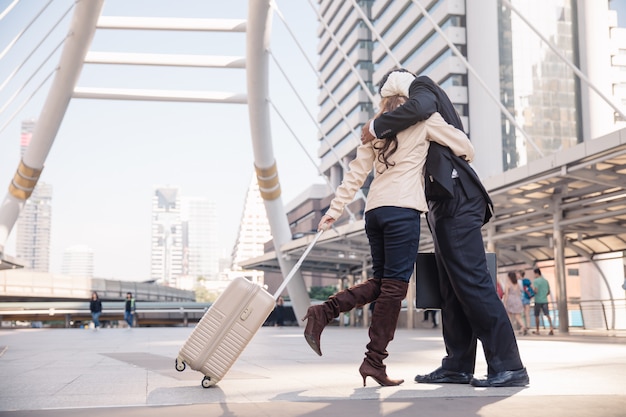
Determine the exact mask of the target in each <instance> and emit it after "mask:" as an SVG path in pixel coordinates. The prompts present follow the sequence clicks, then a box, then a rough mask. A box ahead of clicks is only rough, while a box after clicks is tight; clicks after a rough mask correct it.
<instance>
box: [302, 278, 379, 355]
mask: <svg viewBox="0 0 626 417" xmlns="http://www.w3.org/2000/svg"><path fill="white" fill-rule="evenodd" d="M380 285H381V280H380V279H379V278H372V279H368V280H367V281H365V282H364V283H361V284H358V285H355V286H353V287H350V288H346V289H345V290H343V291H339V292H338V293H337V294H335V295H332V296H330V297H329V298H328V300H327V301H325V302H324V303H322V304H319V305H315V306H311V307H309V308H308V310H307V312H306V315H305V316H304V318H303V319H302V321H304V320H306V321H307V322H306V327H305V328H304V338H305V339H306V341H307V343H308V344H309V346H311V349H313V351H315V353H317V354H318V355H320V356H322V349H321V346H320V338H321V336H322V330H324V327H326V326H327V325H328V323H330V322H331V321H333V319H334V318H335V317H337V316H339V313H342V312H345V311H350V310H352V309H353V308H355V307H361V306H364V305H365V304H368V303H371V302H372V301H374V300H376V298H378V294H380Z"/></svg>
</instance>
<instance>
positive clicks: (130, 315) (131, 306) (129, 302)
mask: <svg viewBox="0 0 626 417" xmlns="http://www.w3.org/2000/svg"><path fill="white" fill-rule="evenodd" d="M135 310H136V306H135V299H134V298H133V294H132V293H130V292H127V293H126V304H125V305H124V320H125V321H126V323H128V327H133V321H134V320H133V319H134V316H135Z"/></svg>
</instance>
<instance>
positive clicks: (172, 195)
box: [150, 186, 183, 287]
mask: <svg viewBox="0 0 626 417" xmlns="http://www.w3.org/2000/svg"><path fill="white" fill-rule="evenodd" d="M151 223H152V226H151V229H152V247H151V257H150V260H151V263H150V277H151V279H152V280H154V281H156V282H157V283H159V284H163V285H168V286H173V287H175V286H176V277H178V276H181V275H183V225H182V221H181V200H180V190H179V189H178V188H177V187H170V186H164V187H156V188H155V189H154V192H153V194H152V222H151Z"/></svg>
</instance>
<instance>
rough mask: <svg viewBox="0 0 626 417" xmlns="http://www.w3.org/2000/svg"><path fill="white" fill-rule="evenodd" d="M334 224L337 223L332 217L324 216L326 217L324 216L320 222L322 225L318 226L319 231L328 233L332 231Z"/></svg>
mask: <svg viewBox="0 0 626 417" xmlns="http://www.w3.org/2000/svg"><path fill="white" fill-rule="evenodd" d="M333 223H335V219H333V218H332V217H330V216H329V215H328V214H324V216H322V219H321V220H320V223H319V224H318V225H317V231H318V232H320V231H322V230H324V231H326V230H328V229H330V227H331V226H332V225H333Z"/></svg>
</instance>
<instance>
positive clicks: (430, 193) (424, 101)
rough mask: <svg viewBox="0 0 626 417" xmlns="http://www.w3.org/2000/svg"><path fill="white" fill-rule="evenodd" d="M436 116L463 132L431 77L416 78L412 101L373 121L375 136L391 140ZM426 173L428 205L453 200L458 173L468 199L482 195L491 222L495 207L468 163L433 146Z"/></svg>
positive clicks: (426, 165)
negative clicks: (395, 135)
mask: <svg viewBox="0 0 626 417" xmlns="http://www.w3.org/2000/svg"><path fill="white" fill-rule="evenodd" d="M435 112H439V114H441V116H442V117H443V119H444V120H445V121H446V122H448V123H449V124H451V125H453V126H454V127H456V128H457V129H459V130H462V131H463V124H462V123H461V118H460V117H459V115H458V113H457V112H456V110H455V108H454V105H453V104H452V102H451V101H450V98H449V97H448V95H447V94H446V92H445V91H443V89H442V88H441V87H439V86H438V85H437V84H436V83H435V82H434V81H433V80H431V79H430V78H429V77H427V76H420V77H417V78H416V79H415V81H413V82H412V83H411V86H410V87H409V100H408V101H407V102H406V103H405V104H403V105H402V106H400V107H398V108H397V109H395V110H393V111H391V112H388V113H385V114H383V115H381V116H379V117H378V118H377V119H376V120H375V121H374V130H375V131H376V136H377V137H379V138H389V137H391V136H393V135H394V134H396V133H398V132H401V131H403V130H404V129H406V128H408V127H409V126H412V125H414V124H415V123H418V122H421V121H423V120H426V119H428V118H429V117H430V115H432V114H433V113H435ZM424 169H425V184H426V190H425V191H426V198H427V199H428V200H429V201H435V200H442V199H448V198H452V197H453V196H454V190H453V184H454V181H455V180H454V179H453V178H452V172H453V170H456V172H457V175H458V181H459V182H460V184H461V186H462V187H463V191H464V192H465V195H466V197H467V198H474V197H477V196H480V195H482V196H483V197H484V198H485V200H486V202H487V210H486V212H485V217H484V223H486V222H488V221H489V219H490V218H491V216H492V215H493V203H492V201H491V198H490V197H489V194H488V193H487V190H486V189H485V187H484V186H483V184H482V182H481V181H480V179H479V178H478V175H477V174H476V172H475V171H474V170H473V169H472V167H471V166H470V165H469V163H468V162H467V161H465V160H464V159H463V158H461V157H457V156H455V155H454V154H453V153H452V151H451V150H450V148H447V147H445V146H442V145H439V144H438V143H436V142H431V143H430V147H429V150H428V156H427V157H426V163H425V166H424Z"/></svg>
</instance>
